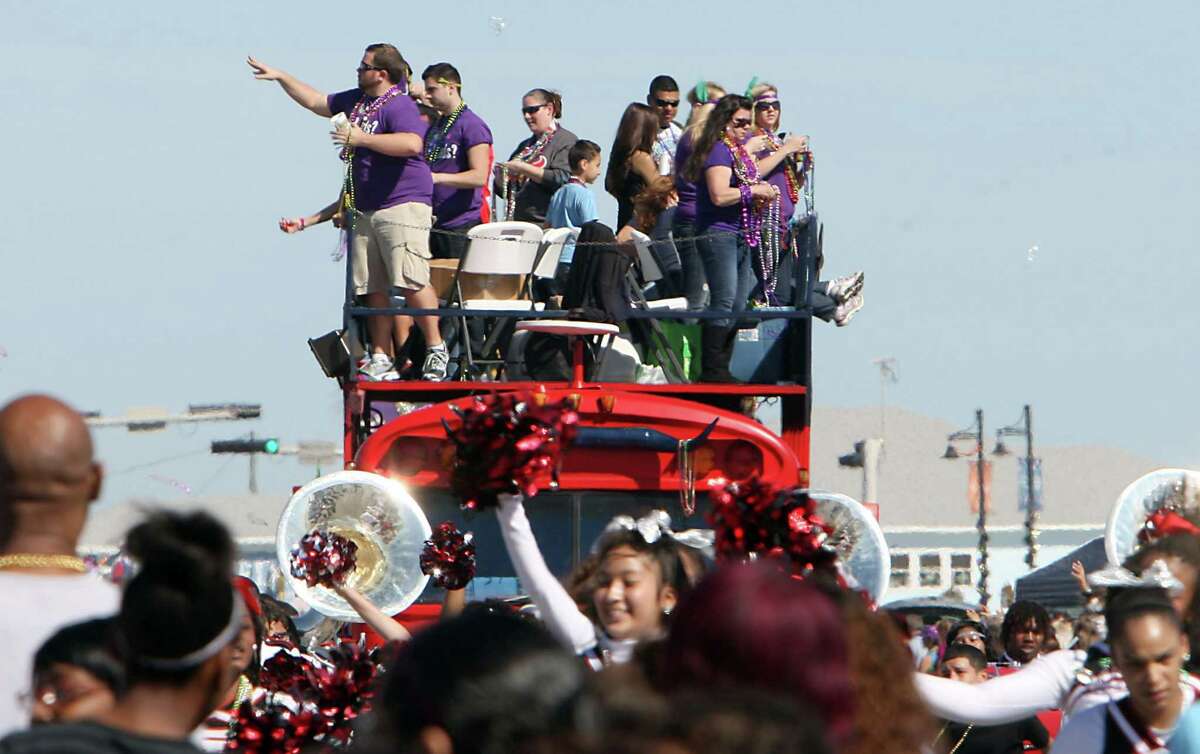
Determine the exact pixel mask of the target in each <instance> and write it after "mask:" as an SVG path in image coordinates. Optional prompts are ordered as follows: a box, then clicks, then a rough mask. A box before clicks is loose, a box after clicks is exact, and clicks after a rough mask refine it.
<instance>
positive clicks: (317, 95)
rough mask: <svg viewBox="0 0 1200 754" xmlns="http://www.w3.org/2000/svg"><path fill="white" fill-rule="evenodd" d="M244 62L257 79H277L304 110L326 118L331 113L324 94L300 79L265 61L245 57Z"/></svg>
mask: <svg viewBox="0 0 1200 754" xmlns="http://www.w3.org/2000/svg"><path fill="white" fill-rule="evenodd" d="M246 63H248V64H249V66H250V68H251V70H253V71H254V78H256V79H258V80H259V81H278V82H279V85H280V86H282V87H283V91H285V92H287V94H288V96H289V97H291V98H292V99H294V100H295V101H296V102H297V103H298V104H299V105H300V106H301V107H303V108H304V109H305V110H309V111H310V112H314V113H316V114H317V115H321V116H324V117H326V118H328V117H330V116H331V115H333V112H332V111H330V109H329V102H328V100H327V98H326V97H325V95H324V94H322V93H321V92H318V91H317V90H316V89H314V88H312V87H311V86H309V85H308V84H306V83H304V82H303V81H300V80H299V79H297V78H296V77H295V76H292V75H291V74H290V73H287V72H286V71H281V70H279V69H278V68H272V67H270V66H269V65H266V64H265V63H260V62H258V61H257V60H255V59H254V58H252V57H248V58H246Z"/></svg>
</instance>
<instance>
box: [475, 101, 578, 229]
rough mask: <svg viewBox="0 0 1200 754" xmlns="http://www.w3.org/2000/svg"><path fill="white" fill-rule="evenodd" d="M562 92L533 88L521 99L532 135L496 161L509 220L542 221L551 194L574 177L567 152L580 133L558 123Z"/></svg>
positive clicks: (498, 192) (499, 190)
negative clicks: (503, 158)
mask: <svg viewBox="0 0 1200 754" xmlns="http://www.w3.org/2000/svg"><path fill="white" fill-rule="evenodd" d="M562 113H563V104H562V95H560V94H559V93H558V92H552V91H550V90H548V89H531V90H529V91H528V92H526V94H525V97H524V98H522V100H521V117H523V118H524V119H525V125H526V126H527V127H528V128H529V133H530V136H529V138H528V139H525V140H524V141H522V142H521V143H520V144H518V145H517V148H516V149H514V150H513V152H512V154H511V155H509V158H508V161H507V162H501V163H499V164H497V165H496V180H495V182H494V185H493V187H494V188H495V191H496V196H499V197H500V198H502V199H504V202H505V209H506V212H505V216H504V219H505V220H523V221H525V222H531V223H536V224H538V225H542V224H544V223H545V222H546V209H547V208H548V207H549V206H550V197H552V196H554V192H555V191H557V190H558V189H559V188H561V187H562V186H564V185H566V183H567V181H569V180H571V166H570V164H568V161H567V153H568V152H570V151H571V147H572V145H574V144H575V142H576V141H578V140H579V139H578V137H577V136H575V134H573V133H571V132H570V131H568V130H567V129H565V128H563V127H562V126H561V125H559V123H558V119H559V118H561V117H562Z"/></svg>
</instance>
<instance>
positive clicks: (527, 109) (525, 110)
mask: <svg viewBox="0 0 1200 754" xmlns="http://www.w3.org/2000/svg"><path fill="white" fill-rule="evenodd" d="M545 106H546V103H545V102H543V103H542V104H540V105H529V106H527V107H522V108H521V112H523V113H525V114H526V115H533V114H534V113H536V112H537V111H538V110H541V109H542V108H543V107H545Z"/></svg>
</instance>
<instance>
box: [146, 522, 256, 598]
mask: <svg viewBox="0 0 1200 754" xmlns="http://www.w3.org/2000/svg"><path fill="white" fill-rule="evenodd" d="M125 551H126V552H128V553H129V554H130V555H131V556H133V557H134V558H135V559H137V561H138V562H139V563H140V564H141V568H142V571H143V572H146V571H150V572H151V573H153V574H154V575H155V581H162V582H170V583H177V584H181V585H188V584H193V583H195V581H196V579H197V578H200V579H205V580H206V579H208V578H211V577H212V576H213V575H214V574H217V573H219V574H230V575H231V574H232V566H233V558H234V552H235V546H234V543H233V539H232V538H231V537H230V535H229V531H228V530H227V529H226V528H225V526H224V524H222V523H221V522H220V521H218V520H217V519H215V518H213V517H212V516H211V515H209V514H208V513H203V512H200V511H196V512H192V513H173V512H166V511H161V512H157V513H153V514H151V515H150V516H149V517H148V518H147V519H146V520H145V521H143V522H142V523H140V524H138V525H137V526H135V527H133V528H132V529H130V530H129V533H128V534H127V535H126V537H125Z"/></svg>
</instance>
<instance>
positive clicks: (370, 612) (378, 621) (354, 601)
mask: <svg viewBox="0 0 1200 754" xmlns="http://www.w3.org/2000/svg"><path fill="white" fill-rule="evenodd" d="M333 590H334V591H335V592H337V593H338V596H340V597H341V598H342V599H344V600H346V602H348V603H350V607H352V608H354V612H356V613H358V614H359V615H360V616H361V617H362V619H363V620H364V621H366V624H367V625H368V626H370V627H371V628H372V629H374V630H375V633H377V634H379V635H380V636H382V637H383V638H384V641H408V640H409V639H411V638H412V634H410V633H409V632H408V629H407V628H405V627H404V626H402V625H400V623H399V622H398V621H397V620H396V619H395V618H393V617H392V616H390V615H388V614H387V613H385V612H383V611H382V610H380V609H379V608H378V607H376V606H375V603H374V602H372V601H371V600H369V599H367V598H366V597H365V596H364V595H363V594H362V592H359V591H358V590H357V589H353V588H351V587H348V586H335V587H334V588H333Z"/></svg>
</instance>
